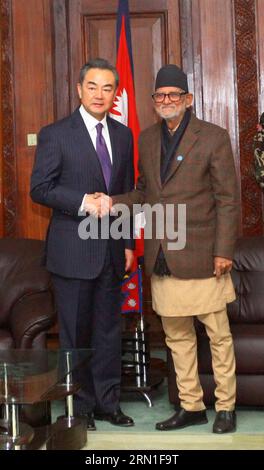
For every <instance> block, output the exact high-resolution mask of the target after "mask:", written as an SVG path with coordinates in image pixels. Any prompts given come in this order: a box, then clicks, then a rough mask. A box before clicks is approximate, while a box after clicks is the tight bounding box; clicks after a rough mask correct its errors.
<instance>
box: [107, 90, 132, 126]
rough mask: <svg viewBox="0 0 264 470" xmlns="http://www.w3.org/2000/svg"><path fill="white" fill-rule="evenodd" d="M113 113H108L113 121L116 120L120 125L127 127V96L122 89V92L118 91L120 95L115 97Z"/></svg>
mask: <svg viewBox="0 0 264 470" xmlns="http://www.w3.org/2000/svg"><path fill="white" fill-rule="evenodd" d="M112 109H113V111H114V112H113V113H110V116H111V117H112V118H113V119H116V120H117V121H119V122H121V124H124V125H125V126H127V123H128V96H127V92H126V89H125V88H123V90H122V91H121V90H120V93H119V94H118V95H116V97H115V101H114V104H113V108H112Z"/></svg>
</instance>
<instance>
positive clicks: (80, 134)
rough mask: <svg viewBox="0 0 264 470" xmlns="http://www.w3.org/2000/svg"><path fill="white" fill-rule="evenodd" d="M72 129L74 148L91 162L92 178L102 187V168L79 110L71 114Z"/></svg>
mask: <svg viewBox="0 0 264 470" xmlns="http://www.w3.org/2000/svg"><path fill="white" fill-rule="evenodd" d="M72 128H73V130H74V139H75V141H76V148H78V152H79V153H80V154H81V155H83V156H84V157H85V158H87V159H88V160H89V161H90V162H91V171H92V172H93V174H94V177H95V178H96V179H97V180H98V182H99V183H100V184H101V185H102V183H104V184H105V182H104V176H103V173H102V168H101V165H100V162H99V160H98V157H97V154H96V151H95V148H94V146H93V143H92V140H91V137H90V135H89V132H88V131H87V129H86V127H85V124H84V122H83V119H82V117H81V115H80V112H79V109H77V110H76V111H75V112H74V113H73V114H72Z"/></svg>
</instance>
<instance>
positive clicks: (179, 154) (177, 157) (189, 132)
mask: <svg viewBox="0 0 264 470" xmlns="http://www.w3.org/2000/svg"><path fill="white" fill-rule="evenodd" d="M198 123H199V120H198V119H197V118H196V117H195V116H194V115H192V117H191V120H190V123H189V125H188V126H187V129H186V131H185V133H184V136H183V138H182V140H181V142H180V145H179V147H178V148H177V150H176V152H175V153H174V156H173V159H172V162H171V165H170V169H169V172H168V174H167V177H166V179H165V181H164V184H166V183H167V182H168V181H169V180H170V179H171V177H172V176H173V175H174V174H175V172H176V171H177V170H178V168H179V166H180V165H184V164H185V159H186V157H187V155H188V153H189V152H190V150H191V149H192V147H193V145H194V144H195V142H196V141H197V139H198V135H197V134H198V132H199V130H200V129H199V125H198Z"/></svg>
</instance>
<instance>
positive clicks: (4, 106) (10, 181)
mask: <svg viewBox="0 0 264 470" xmlns="http://www.w3.org/2000/svg"><path fill="white" fill-rule="evenodd" d="M11 8H12V6H11V1H10V0H1V2H0V18H1V25H0V26H1V132H2V153H1V157H0V158H1V168H2V198H3V199H2V223H3V227H2V234H3V235H4V236H6V237H14V236H15V235H16V215H17V178H16V152H15V144H14V125H15V123H14V93H13V53H12V11H11Z"/></svg>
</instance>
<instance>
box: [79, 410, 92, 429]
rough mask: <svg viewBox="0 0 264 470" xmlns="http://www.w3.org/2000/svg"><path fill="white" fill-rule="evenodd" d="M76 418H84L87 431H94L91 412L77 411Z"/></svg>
mask: <svg viewBox="0 0 264 470" xmlns="http://www.w3.org/2000/svg"><path fill="white" fill-rule="evenodd" d="M77 418H80V419H84V420H86V427H87V429H88V431H96V426H95V422H94V415H93V413H79V414H78V415H77Z"/></svg>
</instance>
